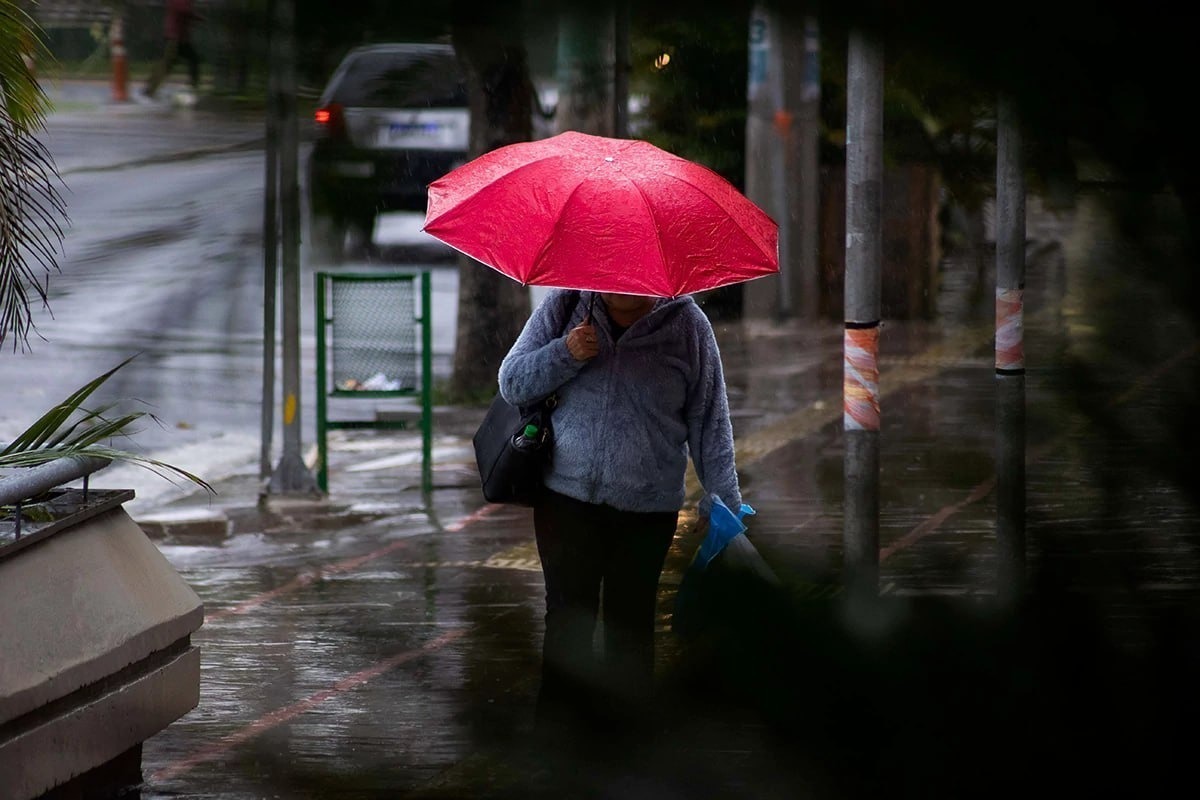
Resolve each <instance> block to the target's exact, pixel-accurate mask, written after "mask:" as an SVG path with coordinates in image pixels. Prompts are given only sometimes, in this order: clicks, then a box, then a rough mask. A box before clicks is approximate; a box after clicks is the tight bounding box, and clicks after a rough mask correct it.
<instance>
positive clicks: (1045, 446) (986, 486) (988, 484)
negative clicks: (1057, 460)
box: [879, 341, 1200, 561]
mask: <svg viewBox="0 0 1200 800" xmlns="http://www.w3.org/2000/svg"><path fill="white" fill-rule="evenodd" d="M1197 353H1200V341H1197V342H1193V343H1192V344H1191V345H1190V346H1189V347H1185V348H1184V349H1183V350H1180V351H1179V352H1178V353H1176V354H1175V355H1173V356H1171V357H1170V358H1168V359H1167V360H1166V361H1163V362H1161V363H1160V364H1158V365H1157V366H1156V367H1155V368H1154V369H1152V370H1150V371H1149V372H1146V373H1145V374H1143V375H1142V376H1140V377H1139V378H1138V379H1137V380H1135V381H1134V382H1133V384H1132V385H1131V386H1130V387H1129V388H1128V389H1126V390H1125V391H1124V392H1122V393H1121V394H1119V395H1117V396H1116V397H1113V398H1112V399H1111V400H1109V402H1108V405H1110V406H1119V405H1122V404H1124V403H1126V402H1128V401H1129V400H1130V398H1132V397H1134V396H1135V395H1136V394H1137V393H1138V392H1140V391H1141V390H1142V389H1144V388H1145V387H1146V386H1147V385H1148V384H1150V383H1151V382H1153V381H1155V380H1158V379H1159V378H1160V377H1162V376H1163V375H1164V374H1166V373H1167V372H1168V371H1170V370H1172V369H1174V368H1175V367H1176V366H1177V365H1178V364H1179V362H1181V361H1185V360H1187V359H1188V358H1191V357H1192V356H1194V355H1196V354H1197ZM1066 438H1067V437H1066V435H1065V434H1063V435H1060V436H1058V437H1055V438H1054V439H1051V440H1050V441H1048V442H1043V443H1042V444H1041V445H1039V446H1037V447H1035V448H1033V449H1032V450H1031V451H1029V453H1028V456H1027V460H1028V461H1030V462H1036V461H1038V460H1039V459H1040V458H1041V457H1042V456H1044V455H1045V454H1046V453H1048V452H1050V451H1051V450H1053V449H1055V448H1056V447H1058V446H1059V445H1060V444H1061V443H1062V441H1063V440H1064V439H1066ZM996 480H997V479H996V475H995V474H992V475H991V476H990V477H988V478H986V479H985V480H983V481H982V482H981V483H979V484H978V485H976V486H975V488H974V489H972V490H971V493H970V494H968V495H967V496H966V497H965V498H963V499H962V500H960V501H959V502H957V503H952V504H950V505H948V506H945V507H943V508H942V509H941V510H939V511H938V512H937V513H935V514H934V515H933V516H931V517H929V518H928V519H926V520H924V521H923V522H922V523H921V524H920V525H918V526H917V527H915V528H913V529H912V530H911V531H909V532H908V533H906V534H904V536H902V537H900V538H899V539H897V540H896V541H895V542H893V543H892V544H890V545H888V546H887V547H884V548H881V549H880V551H879V560H880V561H883V560H884V559H885V558H887V557H888V556H890V555H892V554H893V553H895V552H897V551H899V550H903V549H904V548H906V547H910V546H912V545H913V544H916V543H917V542H919V541H920V540H921V539H924V538H925V537H926V536H928V535H929V534H931V533H933V532H934V531H936V530H937V529H938V528H940V527H941V526H942V523H944V522H945V521H946V520H948V519H949V518H950V517H952V516H954V515H955V514H957V513H958V512H959V511H962V510H963V509H964V508H966V507H967V506H969V505H971V504H972V503H977V502H979V501H980V500H982V499H983V498H985V497H987V496H988V494H989V493H990V492H991V491H992V489H994V488H996Z"/></svg>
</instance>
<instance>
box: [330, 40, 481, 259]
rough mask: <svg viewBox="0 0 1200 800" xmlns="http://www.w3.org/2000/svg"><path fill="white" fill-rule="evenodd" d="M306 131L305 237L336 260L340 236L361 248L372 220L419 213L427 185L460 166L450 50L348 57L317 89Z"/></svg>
mask: <svg viewBox="0 0 1200 800" xmlns="http://www.w3.org/2000/svg"><path fill="white" fill-rule="evenodd" d="M314 124H315V126H316V135H315V141H314V143H313V148H312V153H311V156H310V157H309V161H308V175H307V186H308V201H309V212H310V215H311V217H310V223H311V225H310V235H311V236H312V238H313V240H314V244H315V245H317V246H318V247H319V248H321V249H323V250H324V251H325V252H327V253H329V254H330V255H331V256H332V257H334V258H340V256H341V255H342V249H343V247H344V245H345V241H346V235H347V233H348V232H354V233H356V234H357V235H358V236H360V237H361V238H362V240H363V241H364V242H365V243H369V242H370V241H371V237H372V233H373V230H374V227H375V220H376V216H377V215H378V214H379V212H381V211H398V210H411V211H420V210H424V208H425V198H426V187H427V186H428V184H429V183H431V182H432V181H434V180H436V179H437V178H440V177H441V176H442V175H444V174H446V173H447V172H449V171H450V170H451V169H454V168H455V167H457V166H458V165H460V164H463V163H465V162H466V159H467V148H468V139H469V126H470V115H469V113H468V111H467V90H466V81H465V77H464V76H463V74H462V70H461V68H460V66H459V63H458V60H457V58H456V57H455V53H454V48H453V47H452V46H450V45H443V44H375V45H366V46H363V47H358V48H355V49H354V50H351V51H350V52H349V53H348V54H347V55H346V57H345V58H344V59H342V61H341V63H340V64H339V65H338V67H337V68H336V69H335V70H334V72H333V74H332V76H331V77H330V79H329V83H328V84H327V85H326V86H325V89H324V90H323V91H322V93H321V96H320V100H319V102H318V107H317V110H316V113H315V117H314Z"/></svg>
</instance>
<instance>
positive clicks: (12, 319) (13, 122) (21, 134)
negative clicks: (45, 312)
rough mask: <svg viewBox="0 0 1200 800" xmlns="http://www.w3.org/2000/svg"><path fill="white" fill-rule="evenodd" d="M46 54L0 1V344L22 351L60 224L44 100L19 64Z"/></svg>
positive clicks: (58, 182)
mask: <svg viewBox="0 0 1200 800" xmlns="http://www.w3.org/2000/svg"><path fill="white" fill-rule="evenodd" d="M45 54H46V49H45V45H44V44H43V42H42V40H41V38H40V36H39V30H38V28H37V23H35V22H34V21H33V19H32V18H30V17H29V15H28V14H26V13H25V11H24V10H22V9H21V8H20V7H19V6H17V4H16V2H15V1H14V0H0V346H3V344H4V343H5V340H6V339H7V338H8V337H9V336H11V337H12V341H13V350H14V351H15V350H17V349H18V348H20V349H22V350H24V349H26V348H27V347H28V343H29V335H30V334H31V333H32V332H34V331H35V330H36V327H35V325H34V323H33V315H32V312H31V309H32V306H33V305H34V303H35V302H37V301H40V304H41V306H42V307H44V308H45V307H48V292H49V280H50V274H51V272H54V271H57V270H58V255H59V252H60V250H61V246H62V241H63V226H64V225H65V224H66V223H67V222H68V218H67V210H66V203H65V202H64V201H63V197H62V194H61V192H60V191H59V190H60V187H62V186H63V182H62V176H60V175H59V173H58V170H57V168H56V167H55V165H54V159H53V158H52V156H51V155H50V151H49V150H47V149H46V147H45V145H44V144H42V142H41V141H40V140H39V139H38V133H39V132H41V130H42V129H43V127H44V122H45V114H46V111H47V108H48V101H47V99H46V95H45V92H43V91H42V88H41V86H40V85H39V84H38V82H37V79H36V78H35V77H34V76H33V74H32V72H31V71H30V68H29V65H28V64H27V63H26V61H25V58H26V56H34V57H35V58H39V57H42V56H43V55H45Z"/></svg>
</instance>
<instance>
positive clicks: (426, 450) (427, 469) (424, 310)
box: [421, 269, 433, 494]
mask: <svg viewBox="0 0 1200 800" xmlns="http://www.w3.org/2000/svg"><path fill="white" fill-rule="evenodd" d="M432 314H433V296H432V291H431V286H430V282H429V270H427V269H426V270H422V271H421V419H422V422H421V491H423V492H425V493H426V494H428V493H429V492H431V491H433V319H432Z"/></svg>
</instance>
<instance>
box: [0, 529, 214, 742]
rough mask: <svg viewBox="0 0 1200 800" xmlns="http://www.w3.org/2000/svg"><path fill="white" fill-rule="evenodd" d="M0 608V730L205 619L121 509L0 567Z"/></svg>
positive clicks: (184, 633) (173, 639)
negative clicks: (0, 612)
mask: <svg viewBox="0 0 1200 800" xmlns="http://www.w3.org/2000/svg"><path fill="white" fill-rule="evenodd" d="M0 609H3V610H4V612H3V614H2V615H0V726H3V725H4V724H5V723H8V722H10V721H12V720H14V719H17V718H18V717H22V716H23V715H25V714H28V713H30V712H32V711H34V710H36V709H39V708H42V707H43V706H46V705H48V704H49V703H52V702H54V701H56V700H59V699H61V698H63V697H66V696H67V695H70V694H71V693H72V692H75V691H76V690H78V689H80V688H82V687H84V686H88V685H92V684H96V683H98V682H99V681H102V680H103V679H105V678H107V677H109V676H112V675H115V674H116V673H118V672H120V671H121V670H122V669H124V668H126V667H127V666H129V665H130V664H134V663H136V662H138V661H141V660H143V659H145V658H147V657H148V656H149V655H150V654H152V653H156V652H159V651H163V650H166V649H168V648H169V647H170V646H172V645H174V644H175V643H177V642H179V641H181V640H186V639H187V638H188V637H189V636H190V635H191V633H192V632H193V631H195V630H196V629H197V628H199V627H200V625H201V623H202V622H203V619H204V607H203V605H202V604H201V602H200V599H199V598H198V597H197V596H196V593H195V592H193V591H192V589H191V587H189V586H188V585H187V584H186V583H185V582H184V581H183V579H182V578H181V577H180V576H179V575H178V573H176V572H175V570H174V568H173V567H172V566H171V564H170V562H168V561H167V560H166V558H165V557H164V556H163V555H162V553H161V552H159V550H158V548H157V547H156V546H155V545H154V543H153V542H151V541H150V539H149V538H147V536H146V534H145V533H144V532H143V531H142V529H141V528H140V527H138V525H137V524H136V523H135V522H134V521H133V520H132V519H131V518H130V517H129V515H128V514H127V513H126V512H125V510H124V509H123V508H116V509H113V510H111V511H108V512H104V513H103V514H100V515H98V516H95V517H92V518H90V519H88V520H86V521H84V522H83V523H81V524H80V525H78V526H76V527H73V528H70V529H68V530H64V531H60V532H58V533H56V534H55V535H53V536H51V537H49V538H47V539H45V540H43V541H40V542H38V543H37V544H35V545H32V546H30V547H28V548H27V549H25V550H22V551H20V552H19V553H16V554H15V555H14V556H13V557H11V558H7V559H5V560H4V561H0ZM0 746H2V743H0Z"/></svg>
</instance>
